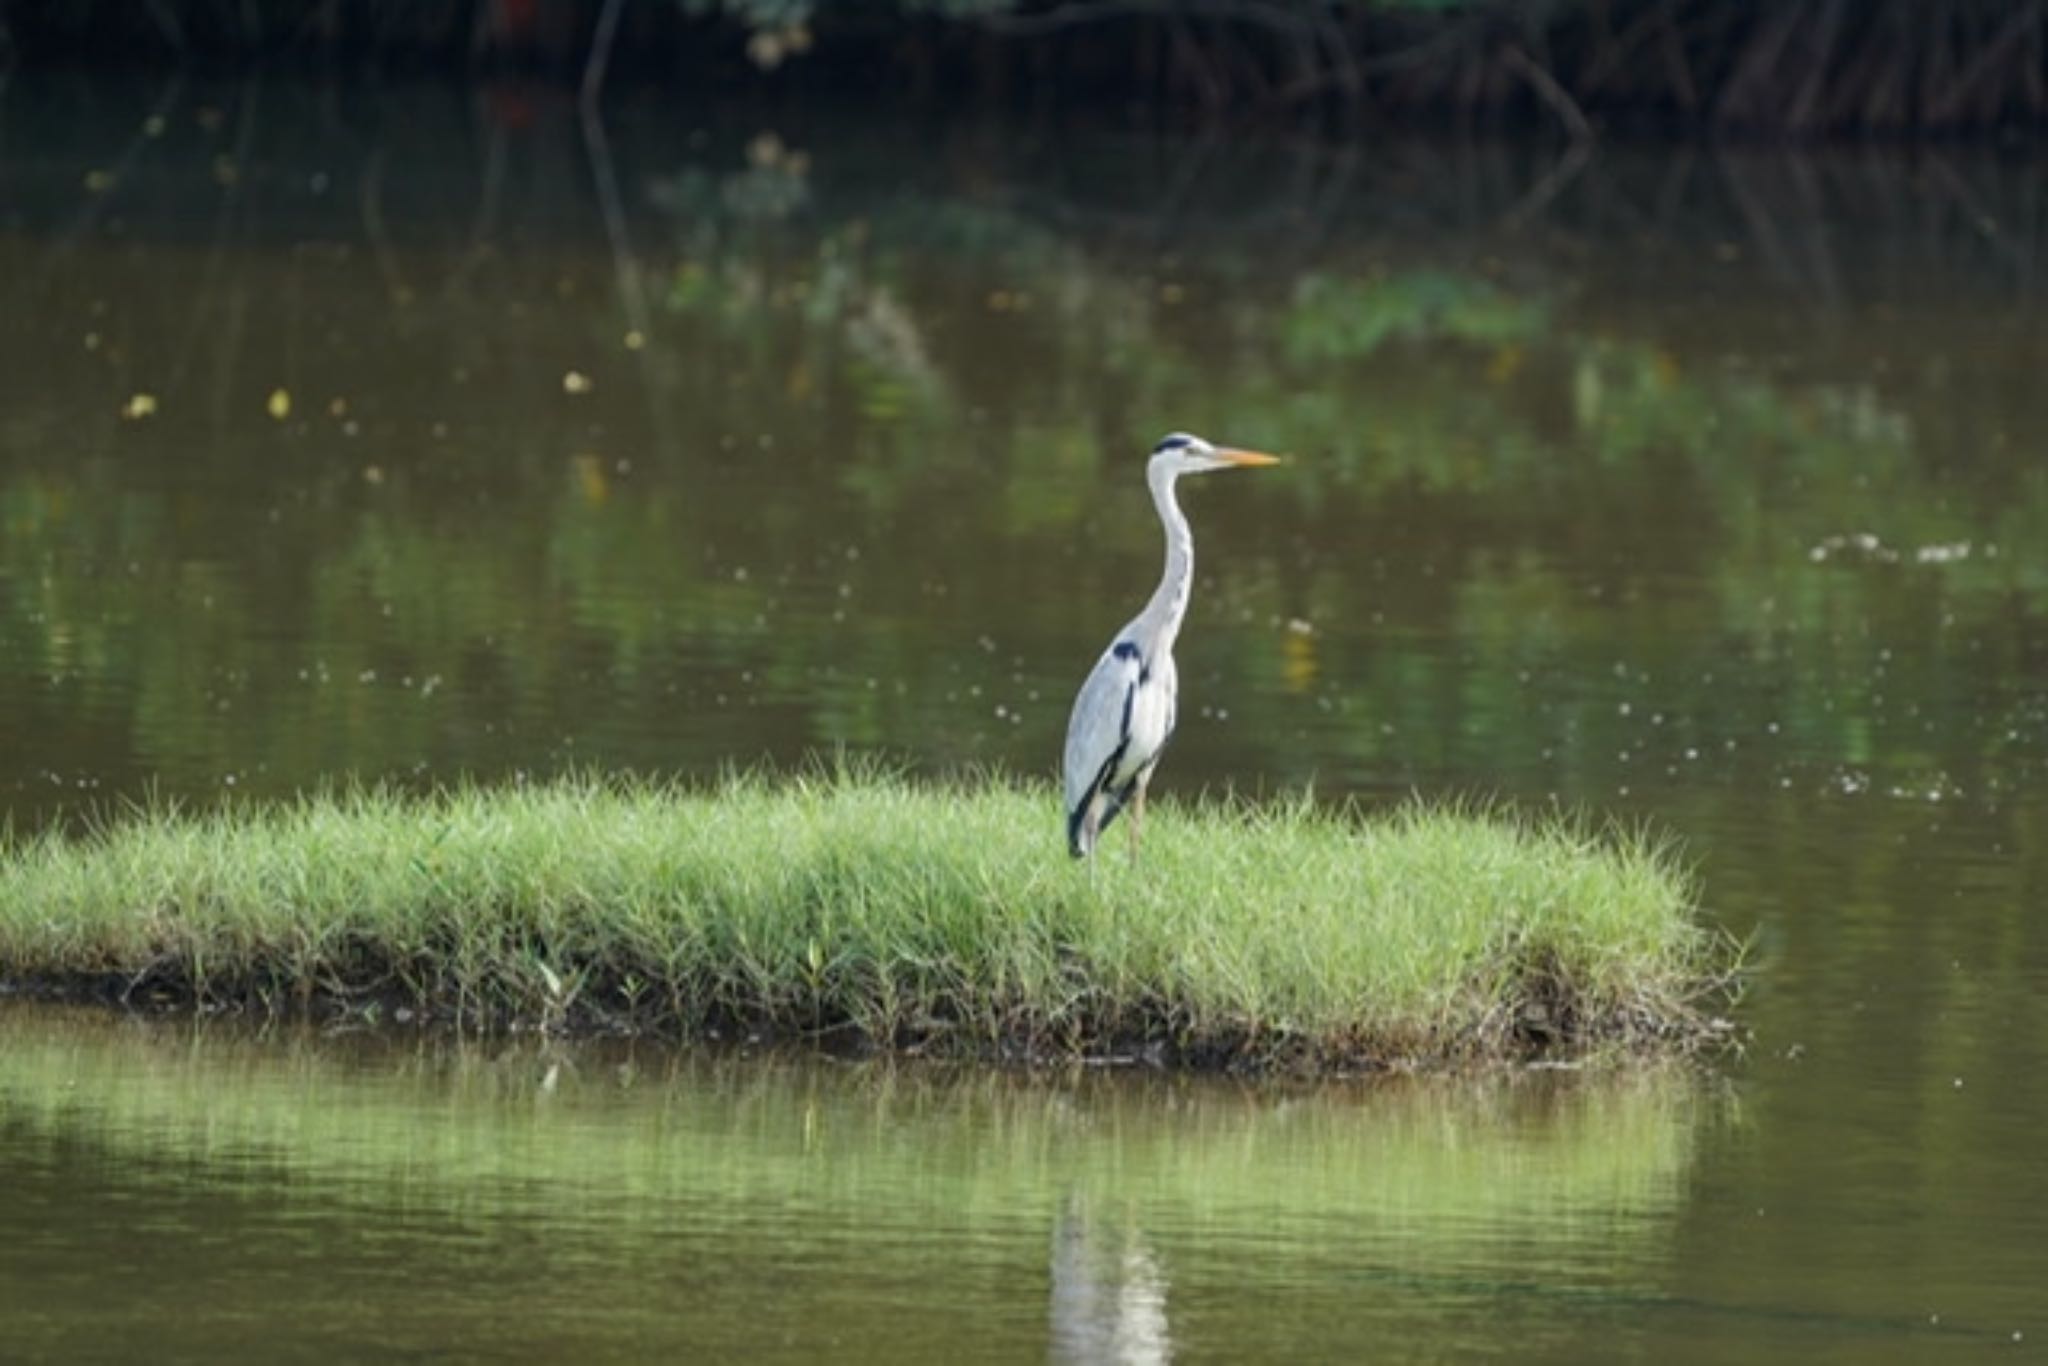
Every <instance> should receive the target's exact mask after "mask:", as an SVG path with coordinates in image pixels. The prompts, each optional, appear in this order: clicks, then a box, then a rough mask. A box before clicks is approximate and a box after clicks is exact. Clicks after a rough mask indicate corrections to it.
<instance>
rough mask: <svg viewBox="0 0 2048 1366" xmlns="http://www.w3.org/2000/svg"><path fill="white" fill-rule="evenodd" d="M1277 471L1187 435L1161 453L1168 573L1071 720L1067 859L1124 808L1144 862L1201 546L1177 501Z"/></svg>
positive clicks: (1082, 853) (1088, 685)
mask: <svg viewBox="0 0 2048 1366" xmlns="http://www.w3.org/2000/svg"><path fill="white" fill-rule="evenodd" d="M1278 463H1279V457H1277V456H1271V455H1264V454H1261V453H1260V452H1258V451H1241V450H1234V449H1232V448H1230V447H1228V446H1212V445H1210V444H1209V443H1208V442H1206V441H1204V440H1203V439H1202V438H1201V437H1199V436H1189V435H1188V434H1187V433H1186V432H1175V433H1173V434H1172V435H1171V436H1168V437H1167V438H1165V439H1164V440H1162V441H1161V442H1160V443H1159V444H1158V445H1157V446H1156V447H1154V448H1153V450H1152V458H1151V459H1150V460H1148V461H1147V462H1146V464H1145V482H1146V483H1147V484H1148V485H1150V486H1151V489H1152V503H1153V506H1155V507H1157V508H1158V509H1159V520H1160V522H1161V523H1163V524H1164V525H1165V528H1166V572H1165V573H1164V574H1162V575H1161V576H1160V579H1159V587H1158V588H1156V589H1154V590H1153V592H1152V600H1151V601H1150V602H1148V603H1146V604H1145V610H1144V611H1142V612H1140V613H1138V615H1137V616H1135V617H1133V618H1131V620H1130V623H1129V624H1128V625H1126V626H1125V627H1124V628H1123V629H1122V630H1121V631H1118V632H1117V633H1116V636H1115V638H1114V639H1112V640H1111V641H1110V643H1109V648H1108V649H1107V650H1104V651H1103V652H1102V658H1100V659H1098V660H1096V661H1095V667H1094V668H1093V669H1092V670H1090V671H1089V674H1088V681H1087V682H1085V683H1083V684H1082V685H1081V693H1080V696H1078V697H1076V698H1075V699H1074V710H1073V714H1072V715H1071V716H1069V717H1068V718H1067V748H1066V756H1065V763H1064V765H1063V768H1064V770H1065V787H1066V807H1067V850H1068V852H1070V853H1071V854H1073V856H1074V857H1075V858H1086V857H1088V855H1090V854H1092V853H1093V852H1095V841H1096V839H1097V837H1099V836H1100V835H1101V834H1102V832H1103V831H1104V830H1105V829H1107V828H1108V826H1109V823H1110V822H1111V821H1113V820H1115V819H1116V817H1117V813H1118V812H1120V811H1122V810H1123V809H1124V807H1125V806H1129V807H1130V808H1131V857H1133V858H1136V857H1137V854H1138V838H1139V833H1140V830H1141V827H1142V826H1143V824H1144V820H1145V785H1146V784H1147V783H1149V782H1150V781H1151V780H1152V770H1153V769H1154V768H1155V767H1157V766H1158V763H1159V754H1160V751H1161V750H1163V749H1165V748H1166V741H1167V739H1168V738H1169V737H1170V736H1171V735H1172V734H1173V723H1174V719H1175V708H1176V704H1177V702H1178V699H1179V694H1180V678H1179V675H1178V674H1177V673H1176V672H1175V670H1174V666H1173V643H1174V640H1175V639H1176V638H1177V637H1178V636H1179V635H1180V624H1181V619H1182V618H1183V617H1185V616H1186V615H1187V610H1188V590H1189V589H1190V588H1191V587H1192V586H1193V582H1194V576H1195V538H1194V534H1193V533H1192V532H1190V531H1189V530H1188V519H1187V517H1186V515H1185V514H1183V513H1182V512H1181V510H1180V504H1179V503H1178V502H1177V501H1176V500H1175V499H1174V496H1173V486H1174V483H1175V482H1176V481H1177V480H1178V479H1179V478H1180V477H1181V476H1182V475H1183V474H1201V473H1204V472H1206V471H1209V470H1226V469H1232V468H1237V467H1243V466H1251V465H1274V464H1278Z"/></svg>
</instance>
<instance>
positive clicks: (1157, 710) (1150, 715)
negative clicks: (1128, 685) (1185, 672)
mask: <svg viewBox="0 0 2048 1366" xmlns="http://www.w3.org/2000/svg"><path fill="white" fill-rule="evenodd" d="M1172 729H1173V673H1172V670H1171V669H1170V668H1169V669H1165V670H1159V669H1154V670H1152V671H1151V672H1150V673H1149V674H1148V675H1147V676H1146V677H1145V678H1144V680H1143V681H1141V682H1140V683H1139V684H1138V690H1137V694H1136V695H1135V696H1134V697H1133V698H1132V699H1131V738H1130V743H1129V744H1128V745H1127V746H1126V747H1125V749H1124V764H1123V766H1124V767H1126V768H1128V769H1129V770H1130V771H1131V772H1133V773H1135V772H1136V771H1137V770H1138V769H1140V768H1143V767H1144V766H1145V765H1146V764H1147V763H1150V762H1151V761H1152V759H1153V758H1154V757H1155V756H1157V755H1158V753H1159V751H1160V749H1161V748H1162V747H1163V746H1164V745H1165V744H1166V737H1167V735H1168V733H1169V732H1171V731H1172Z"/></svg>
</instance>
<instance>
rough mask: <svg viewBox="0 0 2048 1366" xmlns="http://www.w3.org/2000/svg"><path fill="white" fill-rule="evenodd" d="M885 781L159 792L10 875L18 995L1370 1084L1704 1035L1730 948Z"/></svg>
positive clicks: (1575, 841)
mask: <svg viewBox="0 0 2048 1366" xmlns="http://www.w3.org/2000/svg"><path fill="white" fill-rule="evenodd" d="M1112 834H1114V835H1117V836H1119V838H1117V839H1114V840H1110V841H1106V842H1105V844H1104V848H1103V851H1102V856H1101V857H1099V858H1098V860H1097V865H1096V866H1095V867H1094V868H1093V869H1092V870H1090V869H1089V868H1088V867H1086V866H1083V865H1076V864H1074V863H1072V862H1070V861H1069V860H1068V858H1067V857H1066V854H1065V851H1064V848H1063V846H1062V842H1061V838H1060V830H1059V815H1058V810H1057V801H1056V799H1055V798H1054V797H1053V795H1052V794H1051V793H1050V792H1049V791H1048V790H1046V789H1045V788H1043V787H1042V786H1023V787H1018V786H1009V785H1004V784H1002V783H1000V782H995V781H986V780H984V781H976V782H972V783H967V784H962V785H956V786H932V785H918V784H914V783H911V782H909V781H907V780H904V779H901V778H898V777H894V776H891V775H888V774H886V773H882V772H880V771H877V770H873V769H856V770H851V771H840V772H836V773H818V774H814V775H811V776H808V777H801V778H791V779H787V780H781V781H776V780H768V779H762V778H755V777H735V778H731V779H728V780H726V781H724V782H722V783H720V784H718V785H717V786H716V787H714V788H710V789H703V790H693V789H688V788H684V787H679V786H672V785H663V784H659V783H654V782H648V781H643V780H637V779H609V780H604V779H595V778H579V779H570V780H565V781H559V782H555V783H551V784H547V785H541V786H521V787H509V788H490V789H485V788H478V787H464V788H458V789H455V790H451V791H446V792H442V793H439V794H436V795H432V796H428V797H416V796H408V795H404V794H400V793H395V792H389V791H349V792H343V793H338V794H332V795H321V796H314V797H308V798H305V799H302V800H299V801H296V802H293V803H290V804H286V805H282V806H273V807H256V808H248V809H239V810H221V811H216V812H209V813H197V814H190V813H183V812H179V811H177V810H174V809H170V808H168V807H165V806H162V805H157V806H152V807H148V808H145V809H142V810H139V811H136V812H134V813H132V814H130V815H129V816H127V817H124V818H123V819H120V820H118V821H116V822H113V823H111V824H108V825H106V826H105V827H103V828H101V829H99V830H97V831H96V832H94V833H92V834H90V835H88V836H86V837H84V838H81V839H68V838H64V837H60V836H56V835H48V836H43V837H40V838H37V839H35V840H32V841H27V842H17V843H16V844H14V845H13V846H12V847H9V848H7V849H6V850H5V851H4V856H0V979H8V980H12V981H14V982H17V983H23V984H35V985H40V986H43V987H46V988H55V989H67V990H96V991H100V992H106V993H109V994H114V995H119V996H123V997H124V998H132V997H134V996H136V995H137V993H139V994H140V997H141V999H169V1000H177V1001H191V1002H196V1003H198V1004H201V1005H204V1006H215V1007H218V1006H231V1005H254V1006H257V1007H259V1008H264V1009H268V1010H273V1011H282V1010H290V1009H295V1008H331V1007H334V1006H337V1005H339V1006H344V1007H349V1008H354V1009H358V1010H364V1011H372V1012H374V1011H382V1010H386V1009H392V1008H395V1007H397V1006H399V1005H404V1006H406V1007H408V1008H410V1009H412V1010H414V1011H417V1012H420V1013H421V1014H423V1015H426V1016H429V1017H434V1018H442V1019H448V1018H452V1019H455V1020H457V1021H459V1022H462V1023H464V1024H471V1025H483V1026H502V1025H507V1024H520V1025H524V1026H531V1027H541V1028H565V1027H600V1028H602V1027H612V1028H630V1029H644V1030H655V1031H661V1032H669V1033H679V1034H701V1033H718V1034H724V1033H726V1032H728V1031H735V1030H743V1031H748V1032H756V1033H767V1034H774V1035H776V1036H783V1037H786V1036H790V1035H803V1036H810V1037H817V1038H821V1039H824V1040H827V1041H832V1042H840V1043H846V1044H853V1045H874V1046H881V1047H890V1048H909V1049H939V1050H945V1051H949V1052H965V1053H993V1054H998V1055H1002V1056H1028V1057H1048V1056H1061V1055H1065V1056H1074V1055H1103V1054H1114V1053H1127V1052H1132V1051H1142V1052H1148V1053H1151V1054H1153V1055H1155V1056H1159V1057H1162V1058H1164V1059H1166V1060H1168V1061H1178V1062H1192V1063H1209V1064H1272V1063H1284V1064H1288V1065H1302V1066H1354V1065H1371V1064H1380V1063H1390V1062H1406V1061H1440V1060H1445V1059H1451V1058H1460V1057H1465V1058H1471V1057H1481V1058H1487V1057H1502V1056H1517V1055H1522V1054H1526V1053H1528V1052H1531V1051H1542V1050H1559V1049H1563V1050H1567V1051H1582V1050H1584V1049H1587V1048H1589V1047H1594V1046H1600V1045H1605V1044H1611V1043H1620V1044H1623V1045H1629V1046H1636V1045H1642V1046H1677V1047H1684V1046H1688V1045H1691V1044H1695V1043H1698V1042H1700V1041H1701V1040H1702V1039H1705V1038H1707V1037H1709V1036H1711V1035H1712V1033H1713V1028H1712V1026H1713V1022H1712V1020H1711V1019H1710V1017H1709V1015H1708V1011H1707V1007H1708V1006H1710V1005H1711V1003H1712V1002H1713V1001H1714V1000H1715V999H1716V997H1717V996H1718V995H1719V994H1720V992H1721V991H1722V989H1723V987H1724V986H1725V984H1726V982H1727V980H1728V974H1729V970H1730V968H1731V967H1732V965H1733V957H1734V955H1733V954H1732V953H1731V952H1729V951H1728V946H1727V945H1726V944H1725V942H1724V941H1722V940H1721V939H1719V938H1717V937H1716V936H1715V935H1713V934H1712V933H1711V932H1710V931H1708V930H1706V929H1704V928H1703V927H1702V926H1701V925H1700V924H1699V923H1698V921H1697V919H1696V917H1695V914H1694V911H1693V900H1692V888H1691V885H1690V882H1689V879H1688V878H1687V877H1686V876H1685V875H1684V873H1683V871H1682V870H1681V869H1680V868H1679V867H1678V866H1677V864H1676V862H1675V860H1674V858H1673V857H1672V856H1671V854H1670V852H1669V851H1668V850H1667V849H1664V848H1662V847H1660V846H1658V845H1656V844H1655V843H1653V842H1651V841H1649V840H1648V839H1646V838H1644V837H1642V836H1639V835H1627V834H1612V835H1606V836H1601V837H1595V836H1593V835H1590V834H1589V833H1588V832H1587V831H1585V830H1584V829H1582V828H1579V827H1577V826H1574V825H1571V824H1568V823H1563V822H1558V821H1536V820H1530V819H1525V818H1520V817H1516V816H1514V815H1512V814H1508V813H1498V812H1484V811H1466V810H1444V809H1431V808H1428V807H1425V806H1420V805H1411V806H1409V807H1406V808H1403V809H1402V810H1400V811H1398V812H1396V813H1393V814H1391V815H1388V816H1384V817H1380V818H1374V819H1364V818H1362V817H1360V816H1359V815H1357V814H1356V813H1351V812H1345V811H1331V810H1328V809H1325V808H1321V807H1317V806H1315V805H1313V804H1311V803H1309V802H1308V801H1306V800H1298V801H1294V802H1291V803H1287V804H1284V805H1276V806H1267V805H1260V806H1253V805H1246V804H1240V803H1210V804H1203V805H1197V806H1176V805H1174V804H1171V803H1163V804H1155V807H1154V810H1153V811H1152V813H1151V818H1150V819H1149V820H1148V823H1147V827H1146V832H1145V835H1146V839H1145V847H1144V856H1143V861H1142V862H1141V863H1139V864H1138V865H1136V866H1133V865H1132V864H1131V863H1130V862H1129V861H1128V860H1127V858H1126V857H1125V854H1124V848H1123V840H1122V838H1121V836H1122V834H1123V831H1122V830H1121V828H1119V829H1117V830H1115V831H1113V832H1112Z"/></svg>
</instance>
